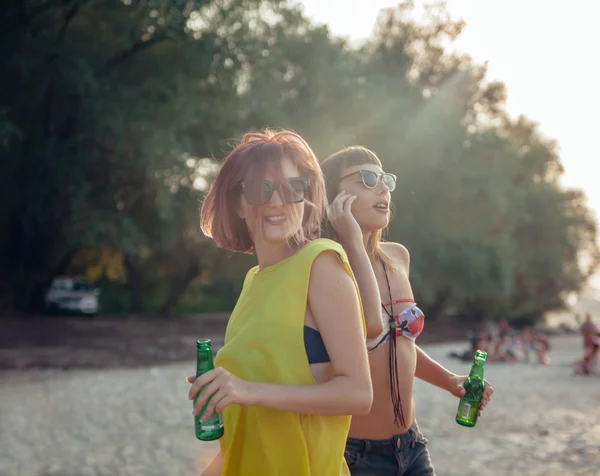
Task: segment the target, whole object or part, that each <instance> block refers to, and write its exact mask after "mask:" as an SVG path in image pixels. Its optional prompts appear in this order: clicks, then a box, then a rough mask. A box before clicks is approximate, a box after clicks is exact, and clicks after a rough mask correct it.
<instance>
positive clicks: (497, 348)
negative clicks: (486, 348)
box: [490, 319, 518, 362]
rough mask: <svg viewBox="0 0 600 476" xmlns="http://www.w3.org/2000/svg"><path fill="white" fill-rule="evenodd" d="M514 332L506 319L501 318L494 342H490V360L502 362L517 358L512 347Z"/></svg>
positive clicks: (512, 360) (513, 360)
mask: <svg viewBox="0 0 600 476" xmlns="http://www.w3.org/2000/svg"><path fill="white" fill-rule="evenodd" d="M514 334H515V332H514V330H513V328H512V327H511V325H510V324H509V323H508V321H507V320H506V319H502V320H501V321H500V326H499V330H498V333H497V336H496V339H495V342H493V343H491V344H490V347H491V349H492V360H499V361H504V362H515V361H517V360H518V359H517V356H516V354H515V349H514V343H515V340H514V337H515V335H514Z"/></svg>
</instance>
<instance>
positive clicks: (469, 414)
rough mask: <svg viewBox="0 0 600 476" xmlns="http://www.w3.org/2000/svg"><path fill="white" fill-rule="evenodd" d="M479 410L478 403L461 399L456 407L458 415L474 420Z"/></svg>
mask: <svg viewBox="0 0 600 476" xmlns="http://www.w3.org/2000/svg"><path fill="white" fill-rule="evenodd" d="M478 411H479V403H478V402H477V403H470V402H466V401H465V400H462V401H461V403H460V407H459V409H458V414H459V416H460V417H461V418H462V419H464V420H467V421H472V422H474V421H475V420H476V418H477V412H478Z"/></svg>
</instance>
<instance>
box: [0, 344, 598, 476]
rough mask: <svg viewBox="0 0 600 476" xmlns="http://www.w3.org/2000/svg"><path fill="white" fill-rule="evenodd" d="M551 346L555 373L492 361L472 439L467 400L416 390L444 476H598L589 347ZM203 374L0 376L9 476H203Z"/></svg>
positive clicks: (187, 367) (441, 349)
mask: <svg viewBox="0 0 600 476" xmlns="http://www.w3.org/2000/svg"><path fill="white" fill-rule="evenodd" d="M551 342H552V351H551V352H550V358H551V365H550V366H548V367H543V366H536V365H532V364H531V365H530V364H516V365H507V364H499V363H488V365H487V366H486V378H487V379H488V380H490V381H491V382H492V384H493V385H494V388H495V394H494V398H493V401H492V403H491V404H490V406H489V407H488V408H487V409H486V412H485V414H484V416H483V418H481V419H480V421H479V423H478V424H477V426H476V427H475V428H473V429H468V428H463V427H460V426H459V425H457V424H456V423H455V421H454V416H455V412H456V407H457V403H458V401H457V399H455V398H454V397H452V396H451V395H450V394H447V393H446V392H444V391H442V390H439V389H436V388H434V387H431V386H430V385H427V384H425V383H424V382H421V381H417V383H416V388H415V400H416V405H417V418H418V422H419V425H420V427H421V430H422V431H423V433H424V434H425V436H426V437H427V438H428V440H429V448H430V452H431V456H432V460H433V463H434V465H435V467H436V472H437V474H438V475H441V476H446V475H447V476H454V475H456V476H458V475H462V476H470V475H473V476H475V475H492V476H495V475H516V474H523V475H532V476H535V475H544V476H554V475H557V476H558V475H598V474H600V451H599V448H600V400H599V396H600V377H598V376H592V377H581V376H574V375H573V374H572V371H571V368H570V365H571V363H572V362H573V361H574V360H575V359H576V358H578V356H579V355H580V353H581V347H580V339H579V337H577V336H565V337H556V338H553V339H552V341H551ZM464 345H465V344H461V343H459V344H444V345H428V346H423V347H424V348H425V349H426V351H427V352H429V353H430V355H431V356H432V357H434V358H436V359H438V360H439V361H440V362H442V363H443V364H444V365H446V366H447V367H448V368H450V369H452V370H454V371H455V372H457V373H466V372H468V370H469V365H468V364H463V363H460V362H458V361H456V360H451V359H448V358H447V357H446V354H447V352H448V350H450V349H457V348H462V347H463V346H464ZM193 369H194V362H189V363H178V364H170V365H166V366H160V367H148V368H137V369H135V368H132V369H112V370H106V369H104V370H71V371H60V370H20V371H17V370H8V371H3V372H1V373H0V474H2V475H6V476H88V475H89V476H92V475H93V476H96V475H98V476H104V475H106V476H109V475H110V476H117V475H119V476H121V475H122V476H141V475H157V476H159V475H160V476H164V475H169V476H177V475H186V476H189V475H192V474H198V473H199V471H200V470H201V469H202V468H203V467H204V466H205V465H206V463H207V461H208V460H209V459H210V458H211V455H212V454H213V452H214V451H215V444H214V443H201V442H199V441H197V440H196V439H195V437H194V434H193V420H192V415H191V405H190V403H189V402H188V401H187V399H186V393H187V388H188V385H187V384H186V382H185V376H186V375H188V374H189V373H192V372H193ZM257 474H258V473H257Z"/></svg>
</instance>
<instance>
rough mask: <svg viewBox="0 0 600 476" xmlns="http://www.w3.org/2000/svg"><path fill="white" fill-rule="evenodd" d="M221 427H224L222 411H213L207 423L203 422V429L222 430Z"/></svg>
mask: <svg viewBox="0 0 600 476" xmlns="http://www.w3.org/2000/svg"><path fill="white" fill-rule="evenodd" d="M215 415H216V418H215ZM221 428H223V416H222V415H221V414H220V413H213V414H212V416H211V417H210V418H209V420H208V421H207V422H206V423H202V430H203V431H213V430H220V429H221Z"/></svg>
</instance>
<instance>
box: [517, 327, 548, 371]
mask: <svg viewBox="0 0 600 476" xmlns="http://www.w3.org/2000/svg"><path fill="white" fill-rule="evenodd" d="M521 337H522V340H523V353H524V354H525V360H526V361H529V352H530V351H533V352H535V355H536V356H537V359H538V363H540V364H542V365H548V364H549V363H550V360H549V359H548V356H547V355H546V353H547V352H548V350H549V349H550V343H549V342H548V338H547V337H546V336H545V335H544V334H543V333H542V332H540V331H539V330H537V329H536V328H535V327H526V328H525V329H524V330H523V333H522V334H521Z"/></svg>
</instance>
